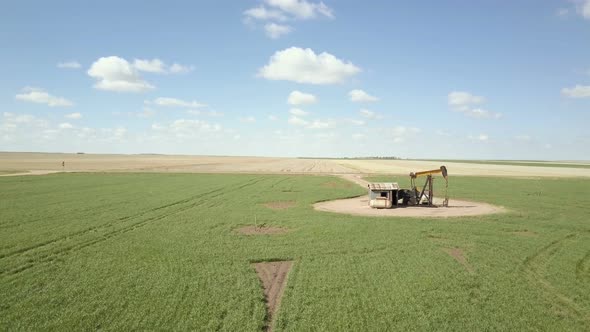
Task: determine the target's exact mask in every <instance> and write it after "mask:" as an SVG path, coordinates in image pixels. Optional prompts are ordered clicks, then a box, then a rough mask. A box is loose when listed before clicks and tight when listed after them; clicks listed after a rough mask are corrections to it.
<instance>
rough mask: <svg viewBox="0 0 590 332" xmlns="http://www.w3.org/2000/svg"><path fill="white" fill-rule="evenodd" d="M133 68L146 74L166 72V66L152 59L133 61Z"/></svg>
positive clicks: (158, 60) (160, 61)
mask: <svg viewBox="0 0 590 332" xmlns="http://www.w3.org/2000/svg"><path fill="white" fill-rule="evenodd" d="M133 66H134V67H135V68H136V69H137V70H139V71H145V72H148V73H161V74H162V73H165V72H166V65H165V64H164V62H163V61H162V60H160V59H153V60H142V59H135V60H134V61H133Z"/></svg>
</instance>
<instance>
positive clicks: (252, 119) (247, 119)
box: [240, 116, 256, 123]
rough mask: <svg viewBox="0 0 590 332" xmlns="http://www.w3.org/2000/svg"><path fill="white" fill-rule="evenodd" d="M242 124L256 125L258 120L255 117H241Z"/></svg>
mask: <svg viewBox="0 0 590 332" xmlns="http://www.w3.org/2000/svg"><path fill="white" fill-rule="evenodd" d="M240 122H242V123H254V122H256V118H255V117H253V116H246V117H241V118H240Z"/></svg>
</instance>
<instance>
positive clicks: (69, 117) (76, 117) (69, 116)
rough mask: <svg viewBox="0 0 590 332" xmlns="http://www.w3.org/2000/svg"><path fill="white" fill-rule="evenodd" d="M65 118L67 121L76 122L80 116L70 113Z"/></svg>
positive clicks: (76, 113)
mask: <svg viewBox="0 0 590 332" xmlns="http://www.w3.org/2000/svg"><path fill="white" fill-rule="evenodd" d="M66 118H68V119H73V120H78V119H81V118H82V114H80V113H78V112H75V113H70V114H66Z"/></svg>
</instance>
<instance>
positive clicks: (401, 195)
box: [368, 166, 449, 209]
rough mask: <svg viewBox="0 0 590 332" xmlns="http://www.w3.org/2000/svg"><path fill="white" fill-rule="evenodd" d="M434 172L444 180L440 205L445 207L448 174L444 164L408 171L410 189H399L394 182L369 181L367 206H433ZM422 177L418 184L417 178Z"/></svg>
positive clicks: (388, 207) (387, 207)
mask: <svg viewBox="0 0 590 332" xmlns="http://www.w3.org/2000/svg"><path fill="white" fill-rule="evenodd" d="M436 174H441V175H442V177H443V179H444V180H445V198H444V200H443V202H442V206H443V207H447V206H448V205H449V196H448V188H449V174H448V172H447V168H446V166H441V167H440V168H438V169H433V170H429V171H420V172H412V173H410V187H411V188H410V189H400V188H399V185H398V184H397V183H396V182H388V183H369V185H368V188H369V206H370V207H373V208H377V209H390V208H395V207H399V206H429V207H434V206H435V205H434V200H433V199H434V175H436ZM422 177H426V181H425V182H424V184H423V185H418V184H417V180H418V178H422ZM400 200H401V204H400Z"/></svg>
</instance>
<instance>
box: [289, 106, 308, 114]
mask: <svg viewBox="0 0 590 332" xmlns="http://www.w3.org/2000/svg"><path fill="white" fill-rule="evenodd" d="M289 113H291V114H292V115H295V116H306V115H308V114H309V112H306V111H304V110H302V109H299V108H292V109H290V110H289Z"/></svg>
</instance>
